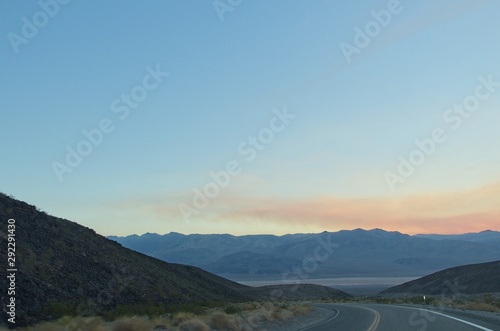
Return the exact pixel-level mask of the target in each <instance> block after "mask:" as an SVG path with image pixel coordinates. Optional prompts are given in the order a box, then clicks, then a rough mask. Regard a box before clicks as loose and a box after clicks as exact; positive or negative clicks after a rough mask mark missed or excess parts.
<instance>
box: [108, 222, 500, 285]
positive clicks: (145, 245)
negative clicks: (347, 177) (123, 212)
mask: <svg viewBox="0 0 500 331" xmlns="http://www.w3.org/2000/svg"><path fill="white" fill-rule="evenodd" d="M108 238H110V239H112V240H116V241H118V242H120V243H121V244H122V245H124V246H126V247H129V248H131V249H134V250H137V251H140V252H143V253H144V254H148V255H151V256H154V257H157V258H159V259H162V260H165V261H170V262H176V263H187V264H190V265H196V266H198V267H200V268H203V269H205V270H208V271H210V272H213V273H215V274H218V275H223V276H225V277H229V278H231V277H235V278H238V279H242V278H244V277H245V276H247V277H254V276H258V275H262V276H268V277H279V276H280V274H281V273H283V272H286V271H287V270H289V269H290V268H293V266H294V265H295V266H297V265H299V266H300V264H301V263H302V262H303V261H304V260H305V259H307V258H309V257H311V255H313V252H314V250H315V249H316V248H317V247H318V246H319V242H321V241H323V242H327V241H333V242H335V243H336V245H338V247H336V248H335V249H334V250H333V251H332V252H331V253H330V254H329V256H328V260H327V261H324V262H322V263H319V264H318V268H317V269H316V270H315V271H314V272H313V273H311V275H310V276H311V277H336V276H353V277H355V276H385V275H391V276H393V275H394V274H396V275H398V276H422V275H425V274H428V273H432V272H435V271H438V270H441V269H445V268H448V267H453V266H458V265H462V264H464V263H466V264H467V263H479V262H488V261H493V260H495V259H497V258H498V256H500V240H499V241H498V245H497V242H496V241H495V242H494V244H490V243H488V244H486V243H483V242H474V241H466V240H448V241H442V240H434V239H430V238H421V237H418V236H410V235H407V234H403V233H401V232H398V231H385V230H382V229H378V228H375V229H372V230H363V229H354V230H341V231H338V232H327V231H323V232H321V233H312V234H307V233H306V234H287V235H282V236H275V235H245V236H234V235H229V234H207V235H204V234H191V235H184V234H179V233H175V234H174V233H168V234H164V235H159V234H148V235H147V236H144V235H142V236H137V235H135V236H127V237H117V236H110V237H108ZM243 252H246V253H245V254H246V256H247V257H249V258H251V260H252V259H253V260H255V261H259V264H260V265H269V266H270V265H272V268H268V267H266V268H260V269H259V265H257V263H253V264H252V263H250V264H247V265H244V264H243V263H242V260H241V254H243ZM273 261H274V262H273ZM273 263H274V264H273ZM238 266H239V267H238Z"/></svg>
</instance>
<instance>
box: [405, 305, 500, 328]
mask: <svg viewBox="0 0 500 331" xmlns="http://www.w3.org/2000/svg"><path fill="white" fill-rule="evenodd" d="M398 307H401V308H407V309H418V310H422V311H427V312H429V313H433V314H436V315H441V316H444V317H448V318H451V319H452V320H456V321H459V322H462V323H465V324H468V325H471V326H473V327H475V328H478V329H479V330H484V331H495V330H492V329H488V328H485V327H484V326H481V325H477V324H474V323H472V322H468V321H465V320H463V319H460V318H457V317H453V316H450V315H446V314H443V313H438V312H437V311H432V310H428V309H423V308H417V307H404V306H398Z"/></svg>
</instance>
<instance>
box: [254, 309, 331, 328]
mask: <svg viewBox="0 0 500 331" xmlns="http://www.w3.org/2000/svg"><path fill="white" fill-rule="evenodd" d="M336 313H337V312H336V311H335V310H333V309H329V308H325V307H320V306H318V305H314V310H313V311H312V312H310V313H309V314H307V315H305V316H295V317H292V318H289V319H287V320H285V321H272V322H270V321H266V322H262V323H260V324H259V328H258V330H260V331H300V330H302V329H304V328H307V327H308V326H312V325H314V324H318V323H321V322H323V321H326V320H328V319H330V318H332V317H333V316H335V314H336Z"/></svg>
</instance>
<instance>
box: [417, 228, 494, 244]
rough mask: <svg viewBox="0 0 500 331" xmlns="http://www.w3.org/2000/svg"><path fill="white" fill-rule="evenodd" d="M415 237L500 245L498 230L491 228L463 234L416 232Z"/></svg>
mask: <svg viewBox="0 0 500 331" xmlns="http://www.w3.org/2000/svg"><path fill="white" fill-rule="evenodd" d="M415 237H419V238H427V239H434V240H462V241H470V242H476V243H482V244H486V245H489V246H494V247H500V232H497V231H491V230H486V231H482V232H478V233H464V234H417V235H416V236H415Z"/></svg>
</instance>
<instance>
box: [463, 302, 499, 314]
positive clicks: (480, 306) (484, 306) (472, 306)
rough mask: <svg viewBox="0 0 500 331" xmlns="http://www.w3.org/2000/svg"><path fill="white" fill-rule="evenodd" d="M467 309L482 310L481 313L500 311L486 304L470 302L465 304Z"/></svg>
mask: <svg viewBox="0 0 500 331" xmlns="http://www.w3.org/2000/svg"><path fill="white" fill-rule="evenodd" d="M467 308H468V309H472V310H482V311H492V312H497V311H500V309H498V308H497V307H496V306H494V305H492V304H489V303H486V302H471V303H469V304H467Z"/></svg>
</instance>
